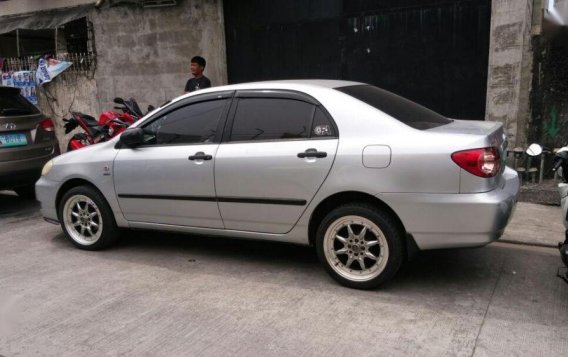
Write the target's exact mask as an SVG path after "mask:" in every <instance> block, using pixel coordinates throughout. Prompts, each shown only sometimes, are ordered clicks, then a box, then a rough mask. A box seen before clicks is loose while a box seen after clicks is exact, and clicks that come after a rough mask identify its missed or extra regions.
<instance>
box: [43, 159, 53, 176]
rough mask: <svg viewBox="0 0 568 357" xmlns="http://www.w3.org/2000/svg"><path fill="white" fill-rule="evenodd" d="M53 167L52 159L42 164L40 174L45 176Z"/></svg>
mask: <svg viewBox="0 0 568 357" xmlns="http://www.w3.org/2000/svg"><path fill="white" fill-rule="evenodd" d="M52 168H53V160H49V161H48V162H47V163H46V164H45V165H43V169H41V175H42V176H47V174H48V173H49V171H51V169H52Z"/></svg>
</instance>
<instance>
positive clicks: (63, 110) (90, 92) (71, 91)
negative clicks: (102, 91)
mask: <svg viewBox="0 0 568 357" xmlns="http://www.w3.org/2000/svg"><path fill="white" fill-rule="evenodd" d="M91 75H92V73H91ZM37 93H38V103H39V107H40V110H41V111H42V113H44V114H45V115H46V116H48V117H50V118H51V119H52V120H53V122H54V123H55V134H56V135H57V138H58V139H59V146H60V148H61V152H65V151H66V149H67V143H68V142H69V139H70V137H71V136H72V135H73V133H70V134H68V135H67V136H66V135H65V131H64V128H63V124H64V123H63V118H70V117H71V115H70V114H69V112H71V111H76V112H81V113H86V114H90V115H93V116H97V115H98V113H96V112H95V111H94V109H95V108H97V107H98V106H99V105H98V102H97V83H96V82H95V80H94V78H92V77H89V74H78V73H62V74H61V75H59V76H58V77H56V78H55V79H54V80H53V81H52V82H50V83H48V84H46V85H44V86H43V87H41V88H40V89H38V91H37Z"/></svg>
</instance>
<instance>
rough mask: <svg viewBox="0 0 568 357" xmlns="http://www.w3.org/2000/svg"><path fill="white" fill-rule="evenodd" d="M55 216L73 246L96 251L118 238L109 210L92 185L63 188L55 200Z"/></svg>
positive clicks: (116, 228) (117, 230)
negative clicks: (57, 201) (59, 198)
mask: <svg viewBox="0 0 568 357" xmlns="http://www.w3.org/2000/svg"><path fill="white" fill-rule="evenodd" d="M58 216H59V221H60V222H61V227H62V228H63V232H64V233H65V237H67V239H69V241H71V243H73V245H75V246H76V247H77V248H80V249H84V250H100V249H104V248H106V247H108V246H110V245H112V244H113V243H115V242H116V241H117V239H118V236H119V229H118V227H117V226H116V222H115V220H114V216H113V213H112V210H111V208H110V206H109V205H108V203H107V201H106V200H105V198H104V197H103V195H102V194H101V193H100V192H99V191H97V190H96V189H95V188H93V187H90V186H78V187H74V188H72V189H70V190H69V191H67V192H66V193H65V194H64V195H63V197H62V199H61V202H60V203H59V209H58Z"/></svg>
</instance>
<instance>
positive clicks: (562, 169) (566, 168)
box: [526, 144, 568, 283]
mask: <svg viewBox="0 0 568 357" xmlns="http://www.w3.org/2000/svg"><path fill="white" fill-rule="evenodd" d="M543 150H544V148H543V147H542V146H540V145H539V144H531V145H530V146H529V148H528V149H527V151H526V153H527V155H529V156H533V157H534V156H539V155H541V154H542V153H543ZM553 164H554V166H553V167H552V171H554V172H555V174H556V175H558V176H559V177H560V178H561V179H562V182H561V183H559V184H558V192H559V193H560V206H561V208H562V217H563V221H564V228H566V231H565V233H564V242H559V243H558V250H559V251H560V258H561V259H562V262H563V263H564V265H565V266H566V267H565V268H561V269H559V270H558V274H557V275H558V277H559V278H561V279H563V280H564V281H565V282H566V283H568V145H567V146H564V147H562V148H560V149H559V150H558V151H556V152H555V154H554V159H553ZM561 270H564V272H563V273H561Z"/></svg>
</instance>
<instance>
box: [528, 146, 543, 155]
mask: <svg viewBox="0 0 568 357" xmlns="http://www.w3.org/2000/svg"><path fill="white" fill-rule="evenodd" d="M526 153H527V155H529V156H538V155H540V154H542V146H540V145H538V144H531V146H529V148H528V149H527V151H526Z"/></svg>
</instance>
